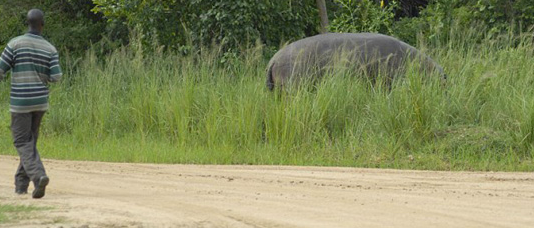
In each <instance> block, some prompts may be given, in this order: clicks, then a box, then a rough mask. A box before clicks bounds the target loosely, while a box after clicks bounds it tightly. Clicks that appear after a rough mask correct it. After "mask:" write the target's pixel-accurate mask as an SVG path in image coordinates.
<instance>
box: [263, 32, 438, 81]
mask: <svg viewBox="0 0 534 228" xmlns="http://www.w3.org/2000/svg"><path fill="white" fill-rule="evenodd" d="M407 61H418V62H419V64H418V65H420V67H421V70H424V71H426V72H431V71H434V70H437V71H439V73H441V75H442V76H443V78H445V77H446V75H445V74H444V73H443V69H442V68H441V67H440V66H439V65H438V64H437V63H435V62H434V61H433V60H432V59H431V58H429V57H428V56H426V55H425V54H423V53H421V52H419V51H418V50H417V49H415V48H414V47H412V46H410V45H408V44H406V43H404V42H402V41H400V40H398V39H396V38H393V37H390V36H386V35H382V34H374V33H327V34H321V35H316V36H313V37H308V38H305V39H302V40H298V41H295V42H293V43H291V44H289V45H287V46H286V47H284V48H282V49H281V50H279V51H278V52H277V53H276V54H275V55H274V56H273V58H272V59H271V60H270V61H269V65H268V68H267V87H268V88H269V89H271V90H272V89H273V88H275V87H282V86H284V85H287V84H290V83H296V84H298V83H299V82H300V81H303V80H316V79H318V78H320V77H321V76H322V75H323V74H324V73H325V72H326V71H328V69H332V68H333V67H349V68H350V69H353V70H355V72H356V71H357V72H362V73H363V74H365V76H367V77H369V78H370V79H372V80H374V79H375V78H376V77H377V75H378V74H380V75H384V76H386V78H387V79H393V78H395V77H397V76H399V75H402V74H403V73H404V70H405V69H404V68H405V63H406V62H407Z"/></svg>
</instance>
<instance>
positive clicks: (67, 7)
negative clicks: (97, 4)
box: [0, 0, 106, 54]
mask: <svg viewBox="0 0 534 228" xmlns="http://www.w3.org/2000/svg"><path fill="white" fill-rule="evenodd" d="M92 7H93V3H92V1H91V0H81V1H75V0H62V1H52V0H47V1H40V2H39V3H35V2H34V1H31V0H18V1H17V3H16V4H13V3H10V2H7V1H2V2H1V3H0V20H1V21H2V23H0V31H1V32H0V47H1V48H3V47H4V46H5V45H6V44H7V42H9V40H10V39H12V38H13V37H15V36H19V35H22V34H24V33H25V32H26V30H27V28H26V26H25V20H26V13H27V12H28V10H30V9H31V8H39V9H41V10H43V11H44V12H45V21H46V22H45V23H46V24H45V30H44V34H43V36H44V37H45V38H46V39H48V40H49V41H50V42H51V43H53V44H54V45H56V47H57V48H58V49H60V50H61V51H66V50H69V51H71V52H77V53H79V54H81V53H83V52H85V49H86V48H87V47H88V46H91V44H92V43H97V42H98V41H100V40H101V38H102V34H105V33H104V32H103V31H106V24H105V21H104V20H103V19H102V17H101V16H99V15H96V14H94V13H91V11H90V9H91V8H92Z"/></svg>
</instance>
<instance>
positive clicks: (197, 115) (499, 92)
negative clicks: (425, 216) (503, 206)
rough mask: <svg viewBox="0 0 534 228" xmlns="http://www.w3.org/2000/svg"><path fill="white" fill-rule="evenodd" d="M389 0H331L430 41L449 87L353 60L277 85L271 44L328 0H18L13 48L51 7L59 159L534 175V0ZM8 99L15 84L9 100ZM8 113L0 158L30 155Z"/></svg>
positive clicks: (355, 21) (2, 7) (354, 26)
mask: <svg viewBox="0 0 534 228" xmlns="http://www.w3.org/2000/svg"><path fill="white" fill-rule="evenodd" d="M379 2H380V1H371V0H362V1H356V0H333V1H329V2H328V8H329V16H330V17H331V27H330V29H331V30H332V31H337V32H348V31H350V32H366V31H367V32H382V33H387V34H391V35H394V36H397V37H400V38H401V39H402V40H405V41H407V42H409V43H411V44H414V45H417V46H419V47H420V48H421V49H425V51H426V52H428V53H429V54H430V55H431V56H433V57H434V58H435V59H436V60H437V62H439V63H440V64H441V65H442V66H444V68H445V71H446V72H447V74H448V75H449V77H450V79H449V80H448V83H447V85H446V86H441V84H440V83H439V81H438V80H436V77H431V76H428V75H420V74H419V73H417V72H415V71H408V74H407V76H406V78H405V80H400V81H398V82H397V84H395V86H394V87H393V88H392V89H391V90H388V89H383V88H380V87H372V86H369V84H368V82H367V81H366V80H362V79H356V78H354V77H351V76H350V75H354V74H356V75H357V74H358V72H347V71H344V70H339V69H338V70H339V71H332V72H330V75H331V77H327V78H326V79H325V80H324V81H322V82H321V83H320V84H318V85H317V86H316V87H315V88H314V89H306V88H302V89H295V90H292V91H286V92H283V94H278V93H272V92H269V91H267V90H266V87H265V84H264V82H265V78H264V77H265V67H266V64H267V63H266V59H265V53H272V51H273V50H275V49H277V48H278V47H279V46H280V45H281V44H283V43H284V42H286V41H290V40H294V39H298V38H301V37H304V36H309V35H314V34H316V33H317V26H318V16H317V11H316V9H315V1H314V0H305V1H297V0H283V1H269V0H259V1H252V0H236V1H223V0H217V1H208V0H191V1H185V0H94V1H89V0H85V1H75V0H60V1H52V0H42V1H38V3H35V1H29V0H20V1H16V3H13V2H9V3H7V2H5V1H3V2H0V20H2V21H3V23H0V46H3V45H5V43H6V42H7V41H8V40H9V39H10V38H12V37H14V36H15V35H18V34H21V33H23V32H24V30H25V28H24V25H23V21H24V16H25V13H26V11H27V10H28V9H29V8H33V7H39V8H42V9H43V10H44V11H45V12H46V18H47V25H46V30H45V37H46V38H48V39H49V40H50V41H51V42H52V43H54V44H56V46H58V47H59V48H60V50H62V52H63V54H64V55H62V56H63V58H62V61H63V62H62V64H63V68H64V70H65V77H64V81H63V83H61V84H59V85H53V86H52V88H51V89H52V92H51V109H50V111H49V112H48V114H47V115H46V117H45V121H44V126H43V128H42V132H43V137H42V139H43V140H41V141H40V145H39V146H40V148H41V150H42V151H41V152H42V153H43V155H44V156H45V157H53V158H68V159H90V160H102V161H130V162H166V163H175V162H180V163H220V164H297V165H300V164H306V165H341V166H362V167H389V168H417V169H439V170H528V171H533V170H534V163H533V159H534V158H533V148H534V111H533V110H534V99H533V98H532V94H534V91H533V88H532V86H531V84H532V82H533V81H534V78H533V75H534V65H532V64H531V62H532V58H533V57H534V52H533V50H534V44H533V43H532V41H533V39H532V35H531V34H530V35H529V34H527V33H524V32H525V31H528V30H529V29H530V26H532V25H533V23H534V18H533V16H532V15H534V12H532V11H533V6H531V5H529V4H528V1H526V0H517V1H505V0H468V1H460V0H434V1H430V2H429V5H428V6H427V7H426V8H424V9H421V11H420V12H419V14H418V17H410V18H408V17H399V13H398V12H399V10H400V9H402V8H403V7H405V6H404V5H403V2H402V1H400V2H398V3H395V2H394V1H387V2H388V3H387V4H386V5H385V6H384V7H381V6H380V5H379ZM91 10H92V11H91ZM258 40H259V41H260V42H259V43H257V42H256V41H258ZM123 44H125V45H124V46H123ZM86 49H89V51H87V52H86ZM193 49H194V50H195V51H190V50H193ZM147 50H149V51H147ZM227 51H231V56H232V58H231V59H226V58H223V61H222V60H221V56H225V54H224V53H226V54H228V53H229V52H227ZM65 53H66V54H68V55H65ZM71 53H73V54H71ZM226 60H231V61H226ZM224 61H226V62H224ZM222 62H223V63H224V64H221V63H222ZM334 69H337V68H334ZM428 78H431V79H429V80H427V79H428ZM8 99H9V85H8V83H1V84H0V110H8V108H7V107H8ZM9 119H10V118H9V112H7V111H3V112H0V129H4V130H3V131H0V138H1V139H2V140H1V141H0V153H7V154H15V152H14V149H13V146H12V142H11V140H10V138H11V136H10V132H9V131H8V130H5V129H8V128H9Z"/></svg>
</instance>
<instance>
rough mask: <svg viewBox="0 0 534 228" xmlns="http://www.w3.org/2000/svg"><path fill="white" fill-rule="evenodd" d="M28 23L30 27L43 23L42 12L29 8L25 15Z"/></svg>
mask: <svg viewBox="0 0 534 228" xmlns="http://www.w3.org/2000/svg"><path fill="white" fill-rule="evenodd" d="M27 22H28V25H29V26H30V27H32V28H36V27H38V26H42V25H44V13H43V11H41V10H40V9H31V10H30V11H28V16H27Z"/></svg>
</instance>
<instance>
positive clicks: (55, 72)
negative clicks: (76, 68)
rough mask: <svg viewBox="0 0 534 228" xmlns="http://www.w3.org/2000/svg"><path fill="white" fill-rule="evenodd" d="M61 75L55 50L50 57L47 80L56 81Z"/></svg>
mask: <svg viewBox="0 0 534 228" xmlns="http://www.w3.org/2000/svg"><path fill="white" fill-rule="evenodd" d="M62 75H63V73H62V72H61V66H59V54H58V53H57V52H56V53H55V54H53V55H52V58H50V77H49V79H48V81H50V82H58V81H59V80H60V79H61V76H62Z"/></svg>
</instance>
